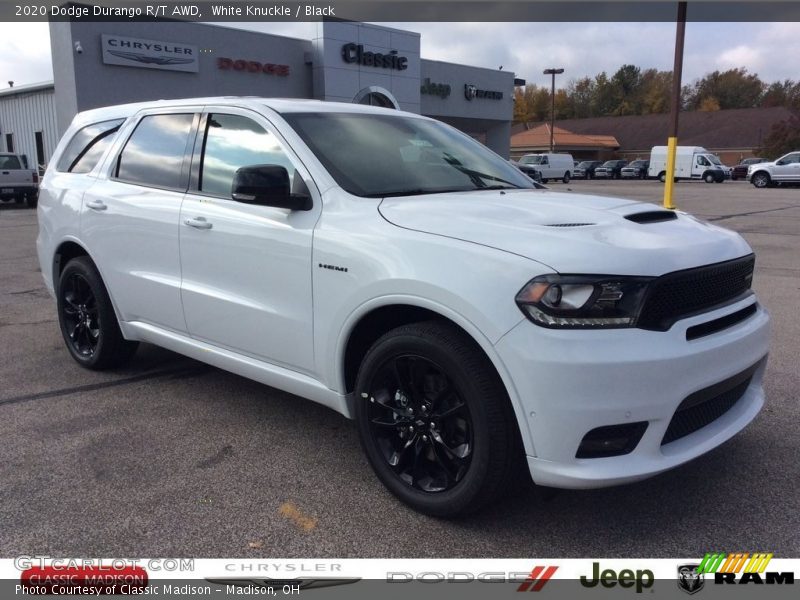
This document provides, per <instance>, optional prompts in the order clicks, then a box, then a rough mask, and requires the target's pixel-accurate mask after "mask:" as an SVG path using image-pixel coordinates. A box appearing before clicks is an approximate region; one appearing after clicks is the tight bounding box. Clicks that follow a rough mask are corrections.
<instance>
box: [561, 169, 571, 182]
mask: <svg viewBox="0 0 800 600" xmlns="http://www.w3.org/2000/svg"><path fill="white" fill-rule="evenodd" d="M561 181H563V182H564V183H569V171H567V172H566V173H564V177H563V178H562V179H561Z"/></svg>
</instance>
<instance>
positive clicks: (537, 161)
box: [519, 154, 546, 165]
mask: <svg viewBox="0 0 800 600" xmlns="http://www.w3.org/2000/svg"><path fill="white" fill-rule="evenodd" d="M545 158H546V157H545V156H542V155H541V154H531V155H529V156H523V157H522V158H520V159H519V162H520V163H521V164H523V165H541V164H543V161H544V159H545Z"/></svg>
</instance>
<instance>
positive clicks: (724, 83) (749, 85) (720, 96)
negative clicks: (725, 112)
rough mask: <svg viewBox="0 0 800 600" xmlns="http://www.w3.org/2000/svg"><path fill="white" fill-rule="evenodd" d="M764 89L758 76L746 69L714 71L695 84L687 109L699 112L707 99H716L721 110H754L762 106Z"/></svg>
mask: <svg viewBox="0 0 800 600" xmlns="http://www.w3.org/2000/svg"><path fill="white" fill-rule="evenodd" d="M764 87H765V86H764V82H763V81H761V79H759V77H758V75H756V74H755V73H752V74H751V73H748V72H747V69H746V68H745V67H739V68H738V69H729V70H728V71H722V72H720V71H714V72H713V73H709V74H708V75H706V76H705V77H703V78H702V79H698V80H697V81H696V82H695V83H694V85H693V86H692V88H691V92H690V95H689V98H688V106H687V108H688V109H689V110H697V109H699V108H700V105H701V104H702V103H703V101H704V100H705V99H707V98H715V99H716V100H717V102H719V107H720V109H729V108H753V107H756V106H759V105H760V103H761V98H762V96H763V95H764Z"/></svg>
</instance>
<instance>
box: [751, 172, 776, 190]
mask: <svg viewBox="0 0 800 600" xmlns="http://www.w3.org/2000/svg"><path fill="white" fill-rule="evenodd" d="M750 181H751V182H752V184H753V185H754V186H755V187H757V188H760V189H763V188H765V187H769V184H770V183H771V182H772V181H771V180H770V177H769V175H768V174H767V173H756V174H755V175H753V177H752V178H751V179H750Z"/></svg>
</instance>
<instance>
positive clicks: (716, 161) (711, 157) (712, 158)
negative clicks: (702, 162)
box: [706, 154, 722, 165]
mask: <svg viewBox="0 0 800 600" xmlns="http://www.w3.org/2000/svg"><path fill="white" fill-rule="evenodd" d="M706 158H707V159H708V160H710V161H711V164H712V165H721V164H722V163H721V162H720V160H719V158H717V157H716V156H714V155H713V154H707V155H706Z"/></svg>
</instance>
